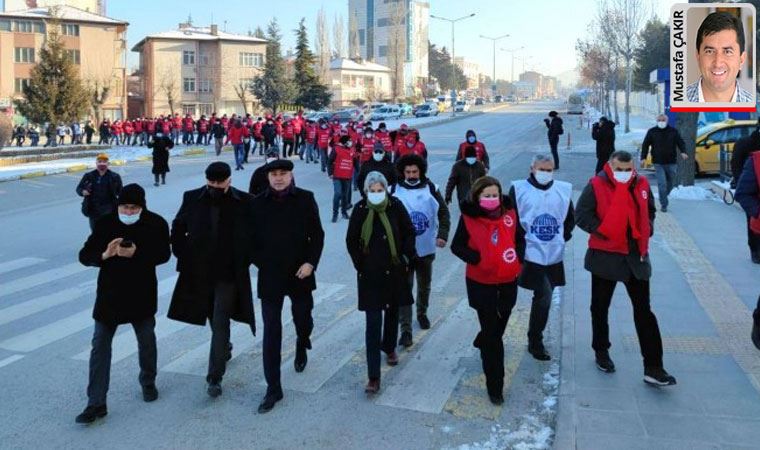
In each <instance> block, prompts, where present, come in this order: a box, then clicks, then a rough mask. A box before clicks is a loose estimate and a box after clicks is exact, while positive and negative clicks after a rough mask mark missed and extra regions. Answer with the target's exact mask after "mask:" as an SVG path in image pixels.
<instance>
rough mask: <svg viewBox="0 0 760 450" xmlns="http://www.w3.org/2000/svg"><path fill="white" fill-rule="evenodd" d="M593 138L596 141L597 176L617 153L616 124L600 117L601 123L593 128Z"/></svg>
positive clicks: (595, 170)
mask: <svg viewBox="0 0 760 450" xmlns="http://www.w3.org/2000/svg"><path fill="white" fill-rule="evenodd" d="M591 138H592V139H593V140H595V141H596V168H595V169H594V174H595V175H596V174H597V173H599V172H601V171H602V168H604V165H605V164H607V161H609V160H610V155H612V154H613V153H615V122H613V121H611V120H608V119H607V118H606V117H604V116H602V117H600V118H599V122H596V123H595V124H594V125H593V126H592V127H591Z"/></svg>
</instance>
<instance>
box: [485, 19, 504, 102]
mask: <svg viewBox="0 0 760 450" xmlns="http://www.w3.org/2000/svg"><path fill="white" fill-rule="evenodd" d="M480 37H482V38H483V39H488V40H490V41H491V42H493V71H492V72H491V75H492V80H491V81H492V84H491V96H493V97H496V41H498V40H501V39H504V38H506V37H509V35H508V34H505V35H503V36H497V37H488V36H483V35H482V34H481V35H480Z"/></svg>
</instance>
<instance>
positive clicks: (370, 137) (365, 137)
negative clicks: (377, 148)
mask: <svg viewBox="0 0 760 450" xmlns="http://www.w3.org/2000/svg"><path fill="white" fill-rule="evenodd" d="M364 139H372V134H370V133H367V134H365V135H364Z"/></svg>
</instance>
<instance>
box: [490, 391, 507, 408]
mask: <svg viewBox="0 0 760 450" xmlns="http://www.w3.org/2000/svg"><path fill="white" fill-rule="evenodd" d="M488 399H489V400H491V403H493V404H494V405H496V406H499V405H503V404H504V394H501V393H499V394H490V393H489V394H488Z"/></svg>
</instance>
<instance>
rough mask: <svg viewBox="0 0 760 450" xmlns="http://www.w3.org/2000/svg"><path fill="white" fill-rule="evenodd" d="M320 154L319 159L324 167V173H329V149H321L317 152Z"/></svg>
mask: <svg viewBox="0 0 760 450" xmlns="http://www.w3.org/2000/svg"><path fill="white" fill-rule="evenodd" d="M317 151H318V152H319V159H320V162H321V163H322V164H321V167H322V172H326V171H327V149H326V148H320V149H318V150H317Z"/></svg>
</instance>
